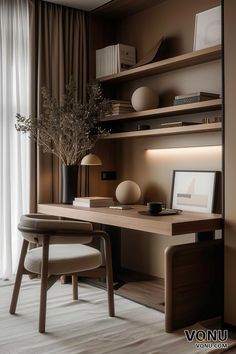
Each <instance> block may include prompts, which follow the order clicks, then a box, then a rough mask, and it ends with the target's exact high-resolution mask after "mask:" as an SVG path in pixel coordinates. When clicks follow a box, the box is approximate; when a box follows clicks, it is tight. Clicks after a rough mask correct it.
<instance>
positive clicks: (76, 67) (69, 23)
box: [29, 0, 87, 212]
mask: <svg viewBox="0 0 236 354" xmlns="http://www.w3.org/2000/svg"><path fill="white" fill-rule="evenodd" d="M29 4H30V48H31V55H30V58H31V93H32V99H31V113H32V114H33V115H35V116H39V114H40V113H41V112H42V99H41V88H42V87H47V88H48V89H49V90H50V91H51V94H52V96H54V97H55V98H56V99H57V100H58V101H59V102H63V95H64V92H65V86H66V84H67V83H68V82H69V79H70V78H71V77H73V79H74V82H75V84H76V86H77V87H78V98H79V99H80V100H81V101H85V98H86V84H87V38H86V13H85V12H83V11H79V10H76V9H72V8H67V7H65V6H60V5H55V4H51V3H48V2H44V1H40V0H36V1H35V0H29ZM60 177H61V176H60V162H59V161H58V160H57V159H56V158H55V157H54V156H52V155H49V154H43V153H42V151H41V149H40V148H38V147H36V146H35V145H34V144H33V143H32V144H31V194H30V195H31V200H30V209H31V211H32V212H34V211H36V207H37V203H46V202H47V203H48V202H60V199H61V190H60V189H61V184H60Z"/></svg>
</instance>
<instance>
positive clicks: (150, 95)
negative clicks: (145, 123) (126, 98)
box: [131, 86, 159, 111]
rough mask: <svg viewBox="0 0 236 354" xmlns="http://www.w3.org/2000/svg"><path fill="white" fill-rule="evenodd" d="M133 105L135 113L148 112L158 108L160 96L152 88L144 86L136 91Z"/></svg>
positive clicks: (132, 98) (132, 101)
mask: <svg viewBox="0 0 236 354" xmlns="http://www.w3.org/2000/svg"><path fill="white" fill-rule="evenodd" d="M131 103H132V106H133V108H134V109H135V111H146V110H147V109H154V108H157V107H158V105H159V96H158V94H157V93H156V91H155V90H154V89H152V88H151V87H147V86H142V87H139V88H137V90H135V91H134V93H133V95H132V97H131Z"/></svg>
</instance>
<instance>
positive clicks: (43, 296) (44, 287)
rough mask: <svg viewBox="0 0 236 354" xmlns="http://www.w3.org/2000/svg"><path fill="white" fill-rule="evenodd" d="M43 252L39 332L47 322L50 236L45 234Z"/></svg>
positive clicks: (41, 331)
mask: <svg viewBox="0 0 236 354" xmlns="http://www.w3.org/2000/svg"><path fill="white" fill-rule="evenodd" d="M42 247H43V250H42V252H43V254H42V266H41V289H40V307H39V332H40V333H44V332H45V323H46V307H47V280H48V253H49V236H45V237H44V240H43V246H42Z"/></svg>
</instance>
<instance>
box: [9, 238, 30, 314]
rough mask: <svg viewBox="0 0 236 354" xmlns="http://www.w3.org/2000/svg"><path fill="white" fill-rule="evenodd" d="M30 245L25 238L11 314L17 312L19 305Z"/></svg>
mask: <svg viewBox="0 0 236 354" xmlns="http://www.w3.org/2000/svg"><path fill="white" fill-rule="evenodd" d="M28 245H29V242H28V241H26V240H25V239H24V241H23V244H22V248H21V254H20V259H19V264H18V269H17V273H16V280H15V285H14V290H13V294H12V299H11V305H10V310H9V312H10V313H11V314H14V313H15V312H16V305H17V300H18V296H19V292H20V286H21V281H22V275H23V273H24V261H25V256H26V253H27V250H28Z"/></svg>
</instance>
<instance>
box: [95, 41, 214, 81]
mask: <svg viewBox="0 0 236 354" xmlns="http://www.w3.org/2000/svg"><path fill="white" fill-rule="evenodd" d="M220 58H221V46H220V45H217V46H214V47H210V48H206V49H201V50H197V51H195V52H191V53H187V54H182V55H178V56H176V57H173V58H168V59H164V60H160V61H157V62H155V63H151V64H146V65H142V66H139V67H137V68H133V69H128V70H125V71H122V72H120V73H117V74H113V75H109V76H104V77H101V78H99V79H98V80H99V81H100V82H104V83H113V82H114V83H116V82H121V81H127V80H134V79H138V78H141V77H144V76H150V75H156V74H161V73H164V72H167V71H171V70H176V69H181V68H185V67H187V66H193V65H197V64H201V63H205V62H209V61H212V60H217V59H220Z"/></svg>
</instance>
